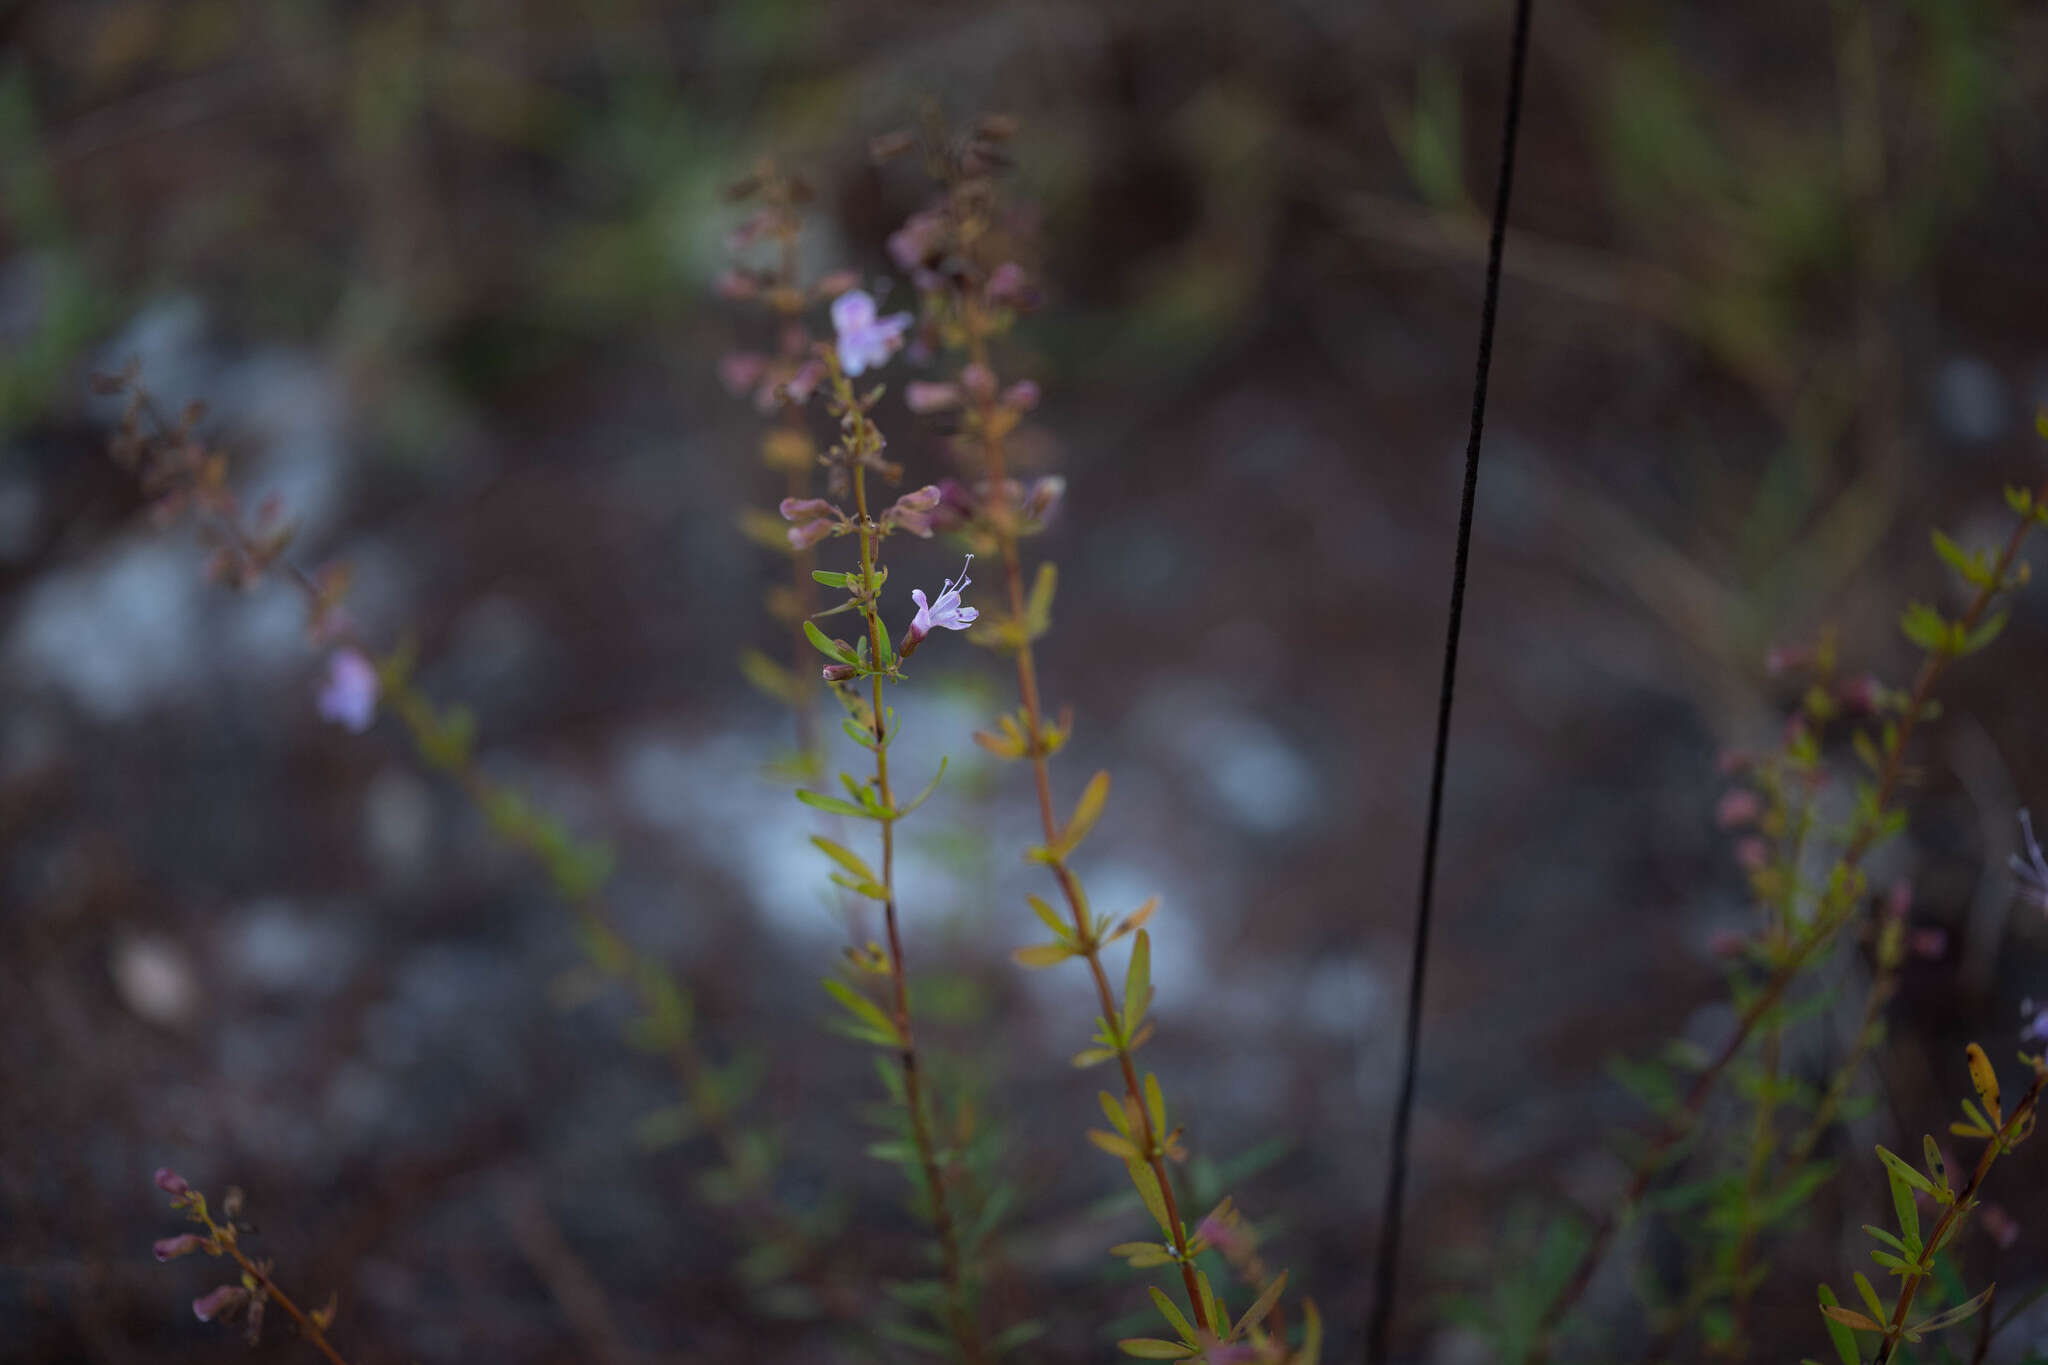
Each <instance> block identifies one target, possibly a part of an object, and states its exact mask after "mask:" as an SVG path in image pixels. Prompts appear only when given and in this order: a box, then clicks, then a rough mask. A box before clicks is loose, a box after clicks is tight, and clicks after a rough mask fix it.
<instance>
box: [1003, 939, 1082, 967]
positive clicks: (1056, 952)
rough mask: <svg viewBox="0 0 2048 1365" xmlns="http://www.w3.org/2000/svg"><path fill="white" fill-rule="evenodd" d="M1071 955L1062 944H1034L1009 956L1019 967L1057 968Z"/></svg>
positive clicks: (1070, 950)
mask: <svg viewBox="0 0 2048 1365" xmlns="http://www.w3.org/2000/svg"><path fill="white" fill-rule="evenodd" d="M1073 955H1074V950H1073V949H1072V948H1069V947H1068V946H1067V945H1066V944H1064V943H1034V944H1032V945H1031V946H1030V947H1028V948H1019V949H1018V950H1017V951H1016V952H1014V953H1011V954H1010V956H1011V957H1012V958H1013V959H1014V960H1015V961H1016V963H1017V965H1018V966H1020V967H1057V966H1059V965H1060V963H1062V962H1065V961H1066V960H1067V959H1068V958H1070V957H1072V956H1073Z"/></svg>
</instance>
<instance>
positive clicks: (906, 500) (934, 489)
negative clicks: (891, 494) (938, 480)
mask: <svg viewBox="0 0 2048 1365" xmlns="http://www.w3.org/2000/svg"><path fill="white" fill-rule="evenodd" d="M939 497H940V493H939V486H938V485H937V484H934V483H928V484H926V485H925V486H924V487H922V488H913V489H911V490H910V491H909V492H908V493H905V494H904V495H903V496H902V497H900V498H898V499H896V505H897V506H898V507H900V508H902V509H903V510H904V511H906V512H929V511H931V510H932V509H933V508H934V507H937V506H938V505H939Z"/></svg>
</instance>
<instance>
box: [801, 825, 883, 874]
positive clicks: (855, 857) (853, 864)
mask: <svg viewBox="0 0 2048 1365" xmlns="http://www.w3.org/2000/svg"><path fill="white" fill-rule="evenodd" d="M811 842H812V843H814V844H816V845H817V846H818V851H819V852H820V853H823V854H824V855H825V856H826V857H828V858H830V859H831V860H832V861H833V862H835V863H838V864H839V865H840V866H841V867H843V868H845V869H846V870H847V871H848V872H850V873H852V874H853V875H854V876H855V877H856V878H858V879H859V880H861V881H863V882H879V881H881V880H882V879H881V878H880V877H877V876H876V875H875V873H874V869H873V868H870V867H869V866H868V865H867V864H866V863H865V862H863V861H862V860H861V857H860V855H859V854H857V853H855V852H854V851H853V850H851V849H849V848H847V847H846V846H845V845H844V844H835V843H833V842H832V841H831V840H830V839H826V838H821V837H820V836H818V835H816V834H813V835H812V836H811Z"/></svg>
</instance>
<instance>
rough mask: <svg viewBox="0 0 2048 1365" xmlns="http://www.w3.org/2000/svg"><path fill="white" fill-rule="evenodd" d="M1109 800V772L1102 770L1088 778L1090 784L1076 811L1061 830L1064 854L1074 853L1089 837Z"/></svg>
mask: <svg viewBox="0 0 2048 1365" xmlns="http://www.w3.org/2000/svg"><path fill="white" fill-rule="evenodd" d="M1108 800H1109V774H1108V773H1106V772H1101V773H1097V774H1095V776H1094V777H1091V778H1090V779H1088V785H1087V787H1086V788H1084V789H1083V790H1082V792H1081V799H1080V800H1079V801H1077V802H1075V803H1074V813H1073V814H1072V815H1070V816H1068V817H1067V826H1066V828H1065V829H1063V830H1061V831H1060V840H1059V850H1060V853H1061V855H1062V856H1064V855H1066V854H1068V853H1072V852H1073V851H1074V850H1075V849H1077V848H1079V847H1080V846H1081V841H1082V840H1083V839H1085V838H1087V837H1088V831H1089V830H1091V829H1094V828H1095V822H1096V821H1097V820H1099V819H1101V818H1102V807H1103V804H1104V803H1105V802H1107V801H1108Z"/></svg>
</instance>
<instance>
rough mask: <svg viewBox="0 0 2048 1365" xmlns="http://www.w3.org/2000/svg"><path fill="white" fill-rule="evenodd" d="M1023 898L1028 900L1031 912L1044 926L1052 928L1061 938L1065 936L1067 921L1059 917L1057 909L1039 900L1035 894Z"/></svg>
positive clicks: (1067, 931)
mask: <svg viewBox="0 0 2048 1365" xmlns="http://www.w3.org/2000/svg"><path fill="white" fill-rule="evenodd" d="M1024 899H1025V900H1026V901H1028V902H1030V905H1031V913H1032V914H1034V915H1036V916H1038V918H1039V920H1040V921H1041V922H1042V923H1043V924H1044V925H1045V927H1046V928H1048V929H1050V930H1052V931H1053V932H1054V933H1055V934H1058V935H1059V936H1060V937H1061V938H1065V937H1067V935H1068V933H1069V932H1070V930H1069V928H1068V925H1067V922H1066V921H1065V920H1063V919H1061V918H1060V916H1059V912H1058V911H1056V910H1054V909H1053V908H1052V907H1051V906H1050V905H1047V904H1046V903H1045V902H1044V901H1042V900H1040V899H1039V898H1038V897H1036V896H1026V897H1025V898H1024Z"/></svg>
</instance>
